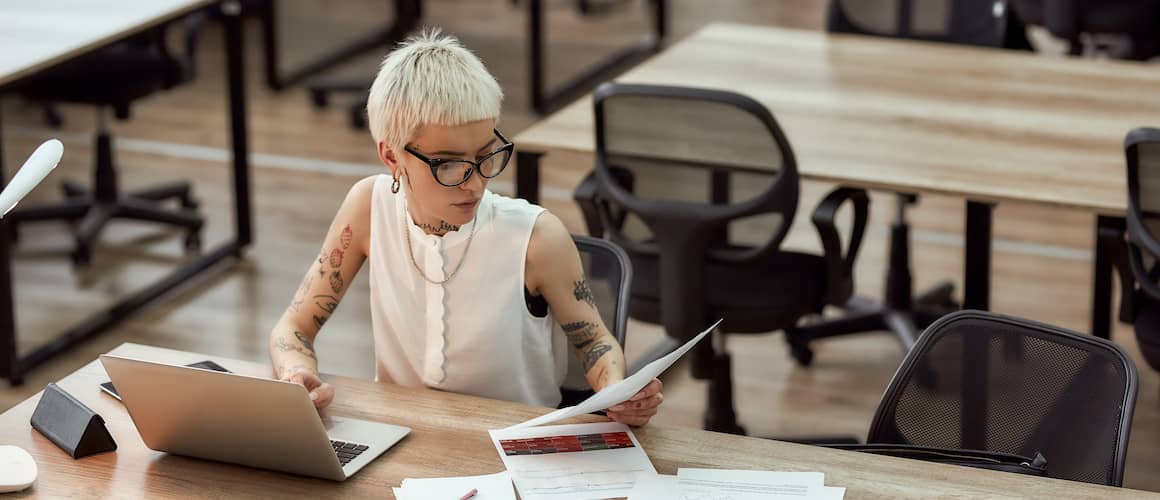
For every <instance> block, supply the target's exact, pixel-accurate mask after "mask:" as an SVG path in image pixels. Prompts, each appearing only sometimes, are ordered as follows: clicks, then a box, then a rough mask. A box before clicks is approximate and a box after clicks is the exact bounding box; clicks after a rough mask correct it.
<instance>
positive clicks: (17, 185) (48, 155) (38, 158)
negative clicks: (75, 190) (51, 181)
mask: <svg viewBox="0 0 1160 500" xmlns="http://www.w3.org/2000/svg"><path fill="white" fill-rule="evenodd" d="M63 154H64V144H61V142H60V141H58V140H56V139H49V140H47V141H44V143H43V144H41V145H40V146H39V147H37V148H36V150H35V151H33V152H32V154H31V155H30V156H29V157H28V159H27V160H25V161H24V165H23V166H21V167H20V170H18V171H17V172H16V175H14V176H12V180H11V181H9V182H8V185H7V186H4V191H3V192H0V217H4V216H5V215H8V212H11V211H12V209H13V208H16V204H17V203H19V202H20V200H22V199H24V196H25V195H27V194H28V193H29V192H30V191H32V189H33V188H35V187H36V186H37V185H38V184H40V181H43V180H44V178H45V177H46V176H48V173H49V172H52V169H54V168H56V164H57V163H60V157H61V155H63Z"/></svg>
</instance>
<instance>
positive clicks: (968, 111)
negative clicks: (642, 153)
mask: <svg viewBox="0 0 1160 500" xmlns="http://www.w3.org/2000/svg"><path fill="white" fill-rule="evenodd" d="M616 81H618V82H626V83H654V84H668V85H683V86H692V87H705V88H715V89H724V90H730V91H735V92H740V93H742V94H746V95H748V96H750V97H753V98H754V99H756V100H758V101H759V102H761V103H763V104H765V106H766V107H768V108H769V109H770V110H771V111H772V112H773V115H774V117H775V118H776V119H777V120H778V123H779V124H780V125H781V127H782V128H783V129H784V130H785V133H786V135H787V137H788V138H789V140H790V143H791V144H792V145H793V148H794V153H795V155H796V156H797V161H798V169H799V172H800V173H801V176H802V177H803V178H806V179H815V180H821V181H828V182H834V183H838V184H842V185H846V186H853V187H862V188H868V189H882V190H887V191H895V192H904V193H934V194H943V195H951V196H957V197H962V198H964V199H966V200H967V211H966V212H967V221H966V222H967V224H966V231H967V245H966V249H965V250H966V259H965V260H966V269H965V270H964V271H965V273H964V274H965V276H964V288H965V291H964V301H963V302H964V306H965V307H968V308H975V309H986V308H987V307H988V305H989V297H988V295H989V288H990V279H989V276H990V251H991V211H992V206H993V205H994V204H995V203H999V202H1003V201H1018V202H1029V203H1042V204H1046V205H1052V206H1058V207H1066V208H1072V209H1079V210H1086V211H1090V212H1092V213H1094V214H1096V215H1097V231H1099V229H1100V228H1101V227H1103V228H1110V229H1113V230H1115V229H1117V227H1118V228H1121V229H1122V224H1123V220H1122V214H1123V213H1124V211H1125V207H1126V204H1127V201H1126V199H1127V188H1126V181H1125V177H1124V168H1125V167H1124V159H1123V158H1124V153H1123V146H1122V144H1123V139H1124V136H1125V135H1126V134H1127V132H1128V131H1129V130H1130V129H1132V128H1134V127H1138V126H1142V125H1146V124H1149V123H1151V124H1156V123H1157V122H1158V121H1160V99H1157V98H1156V89H1157V88H1160V71H1157V68H1156V67H1155V66H1154V65H1144V64H1139V63H1130V62H1116V61H1092V60H1079V59H1071V58H1068V59H1064V58H1052V57H1043V56H1038V55H1034V54H1029V53H1019V52H1012V51H1003V50H995V49H984V48H973V47H959V46H953V45H943V44H934V43H923V42H912V41H898V40H888V39H883V38H871V37H863V36H857V35H829V34H826V33H821V32H814V31H798V30H789V29H779V28H771V27H759V26H747V25H738V24H724V23H719V24H712V25H709V26H707V27H705V28H703V29H701V30H700V31H698V32H696V33H694V34H693V35H691V36H689V37H688V38H686V39H684V40H682V41H681V42H678V43H676V44H674V45H673V46H672V47H670V48H668V49H666V50H665V51H663V52H662V53H660V54H659V55H657V56H655V57H653V58H651V59H649V60H648V61H646V62H645V63H643V64H641V65H640V66H638V67H637V68H636V69H634V70H632V71H630V72H628V73H626V74H625V75H624V76H622V77H620V78H617V79H616ZM592 120H593V116H592V101H591V97H587V98H585V99H582V100H580V101H578V102H576V103H574V104H572V105H570V106H568V107H567V108H565V109H564V110H562V111H560V112H559V113H556V114H554V115H551V116H549V117H548V118H546V119H545V120H543V121H541V122H539V123H537V124H535V125H533V126H531V127H529V128H528V129H526V130H524V131H523V132H522V133H520V134H519V135H517V136H516V137H515V143H516V147H517V149H518V150H519V151H520V154H519V155H518V156H517V172H516V174H517V183H516V187H517V195H519V196H522V197H525V198H529V199H532V200H535V199H537V198H538V194H539V193H538V183H539V180H538V179H539V165H538V162H539V156H540V155H542V154H545V153H549V152H552V151H573V152H582V153H591V152H592V151H593V149H594V145H593V143H594V137H593V135H594V134H593V124H592ZM1097 250H1102V249H1097ZM1110 273H1111V265H1110V261H1109V256H1108V255H1107V254H1106V252H1103V251H1097V252H1096V276H1095V278H1096V285H1097V286H1096V292H1097V293H1096V297H1094V302H1095V307H1094V308H1093V311H1095V312H1094V317H1093V332H1094V333H1097V334H1102V336H1103V337H1105V338H1106V337H1107V334H1108V328H1109V324H1108V312H1109V310H1110V304H1111V294H1110V287H1111V278H1110Z"/></svg>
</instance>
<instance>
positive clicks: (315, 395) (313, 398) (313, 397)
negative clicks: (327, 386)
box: [310, 392, 318, 401]
mask: <svg viewBox="0 0 1160 500" xmlns="http://www.w3.org/2000/svg"><path fill="white" fill-rule="evenodd" d="M310 400H311V401H318V393H317V392H312V393H310Z"/></svg>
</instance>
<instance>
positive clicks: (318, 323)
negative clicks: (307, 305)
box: [314, 314, 330, 330]
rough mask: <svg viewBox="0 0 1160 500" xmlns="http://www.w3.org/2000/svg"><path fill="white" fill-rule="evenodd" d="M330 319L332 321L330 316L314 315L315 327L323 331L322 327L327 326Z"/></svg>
mask: <svg viewBox="0 0 1160 500" xmlns="http://www.w3.org/2000/svg"><path fill="white" fill-rule="evenodd" d="M328 319H330V316H319V315H317V314H315V315H314V326H315V328H318V329H319V330H321V329H322V325H325V324H326V320H328Z"/></svg>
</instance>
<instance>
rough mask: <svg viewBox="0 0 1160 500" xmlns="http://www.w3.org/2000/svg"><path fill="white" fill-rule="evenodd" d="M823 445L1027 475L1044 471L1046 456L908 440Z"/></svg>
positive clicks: (1037, 474)
mask: <svg viewBox="0 0 1160 500" xmlns="http://www.w3.org/2000/svg"><path fill="white" fill-rule="evenodd" d="M826 447H827V448H837V449H839V450H849V451H860V452H862V453H873V454H875V455H886V456H890V457H898V458H909V459H911V460H922V461H924V462H935V463H940V464H950V465H962V466H966V467H975V468H977V469H990V470H997V471H1002V472H1014V473H1016V474H1027V475H1029V476H1046V475H1047V459H1046V458H1044V457H1043V455H1042V454H1040V453H1038V452H1037V453H1035V458H1027V457H1023V456H1019V455H1012V454H1010V453H999V452H994V451H979V450H956V449H951V448H937V447H933V446H915V445H909V444H833V445H828V446H826Z"/></svg>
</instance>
